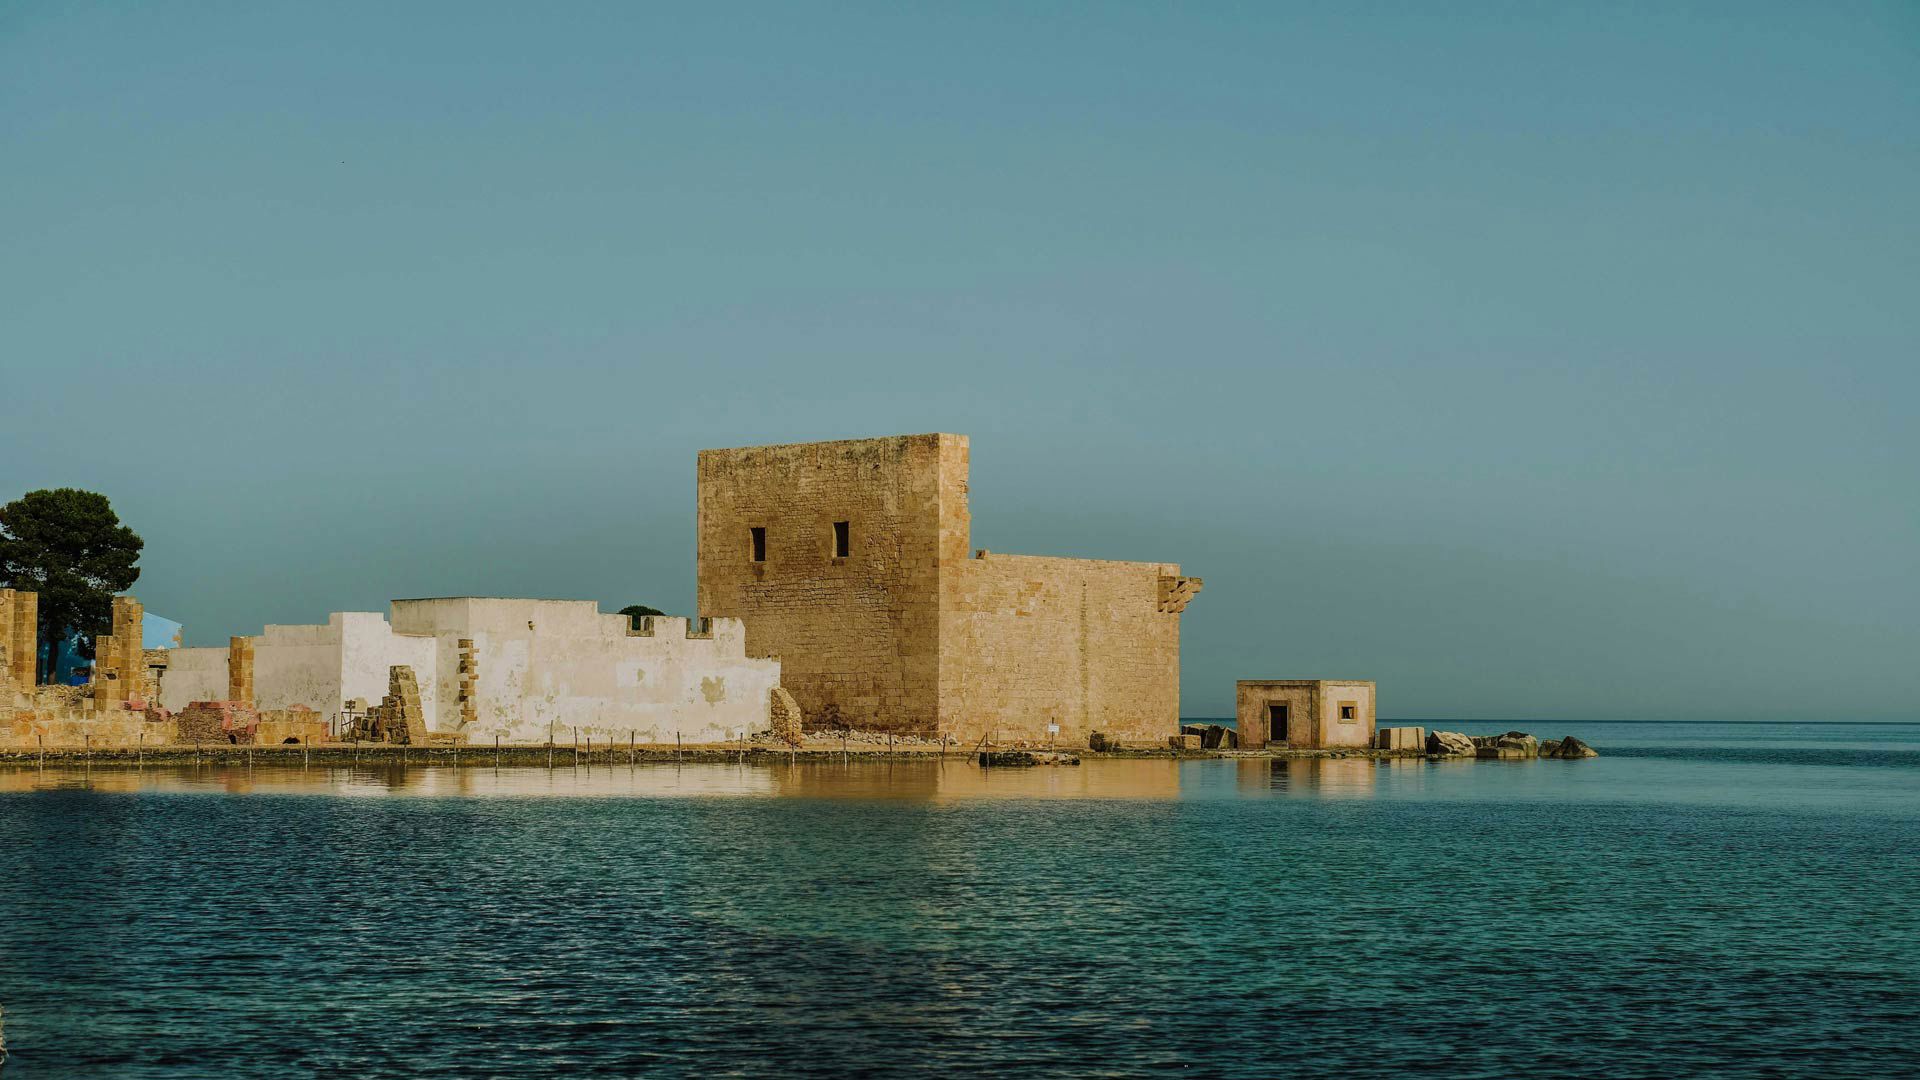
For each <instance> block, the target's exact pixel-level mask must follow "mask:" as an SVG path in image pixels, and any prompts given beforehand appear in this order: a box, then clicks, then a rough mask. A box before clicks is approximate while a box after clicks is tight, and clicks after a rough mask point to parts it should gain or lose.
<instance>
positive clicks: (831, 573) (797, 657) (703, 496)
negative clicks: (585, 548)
mask: <svg viewBox="0 0 1920 1080" xmlns="http://www.w3.org/2000/svg"><path fill="white" fill-rule="evenodd" d="M966 470H967V440H966V439H965V438H964V437H962V436H958V435H907V436H898V437H891V438H881V439H860V440H854V441H847V442H827V443H807V444H798V445H787V446H762V447H750V448H746V449H737V450H705V451H702V452H701V453H700V459H699V465H698V526H697V529H698V547H699V554H698V566H699V601H698V605H699V609H700V611H701V612H702V613H705V614H709V615H721V616H727V617H730V618H739V619H741V620H743V621H744V622H745V623H746V627H747V640H746V648H747V652H748V654H749V655H751V656H772V657H777V658H779V660H780V663H781V679H780V681H781V684H782V685H784V686H785V687H786V688H787V689H788V690H789V691H790V692H791V693H792V694H793V696H794V698H795V700H796V701H797V702H798V703H799V706H800V708H801V710H802V712H803V713H804V714H805V716H806V719H807V724H808V725H809V726H810V727H814V728H831V727H836V726H842V725H850V726H853V727H857V728H863V729H868V730H896V731H922V732H932V731H935V730H937V728H938V726H939V712H940V708H939V694H940V687H941V679H940V662H941V654H940V608H941V602H942V587H941V576H940V575H941V569H942V567H943V566H944V565H949V564H951V563H954V562H959V561H964V560H965V558H966V542H967V541H966V526H967V521H966V513H967V512H966V500H965V479H966ZM842 521H844V522H846V523H847V553H846V555H845V556H844V557H841V556H838V555H837V554H836V552H835V533H834V525H835V523H836V522H842ZM755 528H761V529H764V530H766V531H765V556H766V557H765V559H764V561H758V562H756V561H755V560H754V558H753V554H754V552H753V533H752V530H753V529H755Z"/></svg>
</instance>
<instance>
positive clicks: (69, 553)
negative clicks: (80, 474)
mask: <svg viewBox="0 0 1920 1080" xmlns="http://www.w3.org/2000/svg"><path fill="white" fill-rule="evenodd" d="M144 546H145V542H144V541H142V540H141V539H140V537H138V536H136V535H135V534H134V531H133V530H132V529H129V528H127V527H126V526H125V525H122V524H120V517H119V515H118V514H115V513H114V512H113V506H112V504H111V503H109V502H107V497H106V496H105V495H101V494H99V493H98V492H93V491H81V490H80V489H78V488H54V489H52V490H41V491H29V492H27V493H26V494H25V495H23V496H21V497H20V498H18V499H15V500H14V501H12V502H10V503H8V504H6V505H5V506H0V588H12V589H22V590H27V591H30V592H36V593H39V594H40V601H39V604H40V627H39V632H40V641H41V642H42V643H47V642H55V643H57V642H59V641H62V640H64V639H65V638H66V637H67V636H68V635H69V634H74V635H77V636H78V637H79V639H80V654H81V655H82V656H86V657H91V656H92V655H93V640H94V638H96V637H98V636H99V635H100V634H103V633H107V632H108V631H110V630H112V629H113V626H112V622H113V594H115V593H118V592H125V591H126V590H127V589H130V588H132V587H133V583H134V582H136V581H138V580H140V567H139V566H138V565H136V564H137V563H138V562H139V560H140V549H141V548H142V547H144Z"/></svg>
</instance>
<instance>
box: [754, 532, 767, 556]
mask: <svg viewBox="0 0 1920 1080" xmlns="http://www.w3.org/2000/svg"><path fill="white" fill-rule="evenodd" d="M753 561H754V562H766V561H767V527H766V526H765V525H755V526H754V527H753Z"/></svg>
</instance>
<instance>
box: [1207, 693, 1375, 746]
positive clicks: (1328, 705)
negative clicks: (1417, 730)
mask: <svg viewBox="0 0 1920 1080" xmlns="http://www.w3.org/2000/svg"><path fill="white" fill-rule="evenodd" d="M1236 688H1237V689H1236V693H1235V695H1234V702H1235V708H1234V716H1235V719H1236V723H1237V726H1238V727H1239V729H1240V747H1241V749H1244V750H1259V749H1262V748H1267V747H1271V748H1287V749H1292V750H1328V749H1334V748H1338V747H1368V746H1372V745H1373V739H1374V734H1373V733H1374V687H1373V683H1372V682H1370V681H1361V680H1359V679H1242V680H1241V681H1240V682H1239V683H1237V684H1236Z"/></svg>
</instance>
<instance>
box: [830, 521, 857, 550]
mask: <svg viewBox="0 0 1920 1080" xmlns="http://www.w3.org/2000/svg"><path fill="white" fill-rule="evenodd" d="M852 550H853V528H852V522H847V521H836V522H834V523H833V557H834V558H836V559H844V558H846V557H847V553H848V552H850V551H852Z"/></svg>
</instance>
